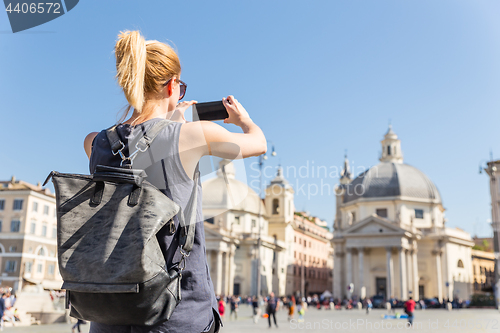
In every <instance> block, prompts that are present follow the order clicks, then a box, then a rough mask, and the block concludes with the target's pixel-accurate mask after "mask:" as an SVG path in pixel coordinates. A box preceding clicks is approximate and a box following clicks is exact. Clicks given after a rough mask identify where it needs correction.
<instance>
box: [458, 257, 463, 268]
mask: <svg viewBox="0 0 500 333" xmlns="http://www.w3.org/2000/svg"><path fill="white" fill-rule="evenodd" d="M457 267H458V268H464V263H463V261H462V260H460V259H458V263H457Z"/></svg>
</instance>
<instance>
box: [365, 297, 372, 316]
mask: <svg viewBox="0 0 500 333" xmlns="http://www.w3.org/2000/svg"><path fill="white" fill-rule="evenodd" d="M372 308H373V304H372V301H371V299H369V298H367V299H366V314H370V311H371V310H372Z"/></svg>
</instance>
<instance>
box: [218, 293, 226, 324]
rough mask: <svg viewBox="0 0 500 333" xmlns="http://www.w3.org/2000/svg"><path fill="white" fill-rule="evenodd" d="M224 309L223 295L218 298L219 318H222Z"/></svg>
mask: <svg viewBox="0 0 500 333" xmlns="http://www.w3.org/2000/svg"><path fill="white" fill-rule="evenodd" d="M225 309H226V304H224V296H221V297H220V298H219V315H220V317H221V319H224V310H225Z"/></svg>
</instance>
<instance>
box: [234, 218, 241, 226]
mask: <svg viewBox="0 0 500 333" xmlns="http://www.w3.org/2000/svg"><path fill="white" fill-rule="evenodd" d="M234 223H235V224H237V225H239V224H240V217H239V216H235V217H234Z"/></svg>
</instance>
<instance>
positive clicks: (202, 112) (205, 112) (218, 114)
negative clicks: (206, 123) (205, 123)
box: [192, 101, 229, 121]
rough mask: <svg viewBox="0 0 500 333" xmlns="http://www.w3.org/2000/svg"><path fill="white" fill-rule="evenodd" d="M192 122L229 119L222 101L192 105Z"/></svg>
mask: <svg viewBox="0 0 500 333" xmlns="http://www.w3.org/2000/svg"><path fill="white" fill-rule="evenodd" d="M192 107H193V121H198V120H212V121H213V120H223V119H226V118H227V117H229V114H228V113H227V110H226V107H225V106H224V104H223V103H222V101H217V102H204V103H196V104H193V106H192Z"/></svg>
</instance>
